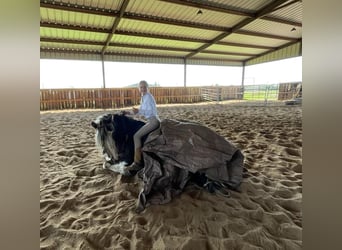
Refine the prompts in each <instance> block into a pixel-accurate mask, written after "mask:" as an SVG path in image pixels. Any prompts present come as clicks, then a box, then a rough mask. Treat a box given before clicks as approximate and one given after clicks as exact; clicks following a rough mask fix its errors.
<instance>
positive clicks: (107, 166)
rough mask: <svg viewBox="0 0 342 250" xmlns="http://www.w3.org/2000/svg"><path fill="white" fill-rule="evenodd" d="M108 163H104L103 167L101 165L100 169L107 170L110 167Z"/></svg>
mask: <svg viewBox="0 0 342 250" xmlns="http://www.w3.org/2000/svg"><path fill="white" fill-rule="evenodd" d="M110 166H111V165H110V163H109V162H104V163H103V165H102V168H103V169H108V168H109V167H110Z"/></svg>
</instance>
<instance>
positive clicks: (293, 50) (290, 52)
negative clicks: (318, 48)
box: [246, 42, 301, 65]
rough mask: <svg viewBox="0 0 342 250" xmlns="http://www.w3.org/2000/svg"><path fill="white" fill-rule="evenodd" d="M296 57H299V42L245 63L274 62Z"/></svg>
mask: <svg viewBox="0 0 342 250" xmlns="http://www.w3.org/2000/svg"><path fill="white" fill-rule="evenodd" d="M296 56H301V43H300V42H298V43H296V44H293V45H290V46H288V47H285V48H283V49H280V50H277V51H274V52H270V53H268V54H266V55H263V56H260V57H257V58H254V59H252V60H249V61H247V62H246V65H253V64H258V63H264V62H271V61H275V60H281V59H286V58H290V57H296Z"/></svg>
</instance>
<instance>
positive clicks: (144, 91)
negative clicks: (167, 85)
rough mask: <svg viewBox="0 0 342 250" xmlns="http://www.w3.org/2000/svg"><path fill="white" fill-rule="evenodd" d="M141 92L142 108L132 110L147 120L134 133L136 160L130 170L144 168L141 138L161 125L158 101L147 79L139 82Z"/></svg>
mask: <svg viewBox="0 0 342 250" xmlns="http://www.w3.org/2000/svg"><path fill="white" fill-rule="evenodd" d="M139 92H140V94H141V102H140V108H139V109H137V108H135V107H133V109H132V111H133V113H134V114H135V115H138V116H142V117H143V118H145V119H146V120H147V122H146V124H145V125H144V126H143V127H141V128H140V129H139V130H138V131H137V132H136V133H135V134H134V137H133V139H134V162H133V163H132V164H131V165H130V166H129V167H128V170H139V169H141V168H142V162H141V147H142V141H141V139H142V137H143V136H145V135H147V134H149V133H151V132H152V131H153V130H155V129H157V128H159V126H160V120H159V117H158V111H157V106H156V101H155V99H154V97H153V95H152V94H151V93H150V92H149V89H148V84H147V82H146V81H145V80H142V81H140V82H139ZM125 113H126V112H125Z"/></svg>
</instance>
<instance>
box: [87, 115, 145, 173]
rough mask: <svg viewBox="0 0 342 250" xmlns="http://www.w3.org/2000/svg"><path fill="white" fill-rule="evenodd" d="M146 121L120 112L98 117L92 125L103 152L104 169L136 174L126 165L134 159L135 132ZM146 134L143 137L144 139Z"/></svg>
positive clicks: (97, 143)
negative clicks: (127, 168)
mask: <svg viewBox="0 0 342 250" xmlns="http://www.w3.org/2000/svg"><path fill="white" fill-rule="evenodd" d="M144 124H145V122H143V121H140V120H136V119H133V118H131V117H128V116H126V115H124V114H123V113H120V114H106V115H101V116H99V117H97V118H96V120H95V121H92V122H91V125H92V126H93V127H94V128H95V129H96V133H95V142H96V146H97V147H98V148H99V150H100V152H102V154H103V157H104V160H105V162H104V163H103V168H104V169H109V170H112V171H113V172H117V173H120V174H123V175H134V174H135V173H132V172H128V171H127V170H126V167H127V166H129V165H130V164H132V163H133V160H134V141H133V136H134V134H135V133H136V132H137V131H138V130H139V129H140V128H141V127H142V126H144ZM145 139H146V136H145V137H144V138H143V141H144V140H145Z"/></svg>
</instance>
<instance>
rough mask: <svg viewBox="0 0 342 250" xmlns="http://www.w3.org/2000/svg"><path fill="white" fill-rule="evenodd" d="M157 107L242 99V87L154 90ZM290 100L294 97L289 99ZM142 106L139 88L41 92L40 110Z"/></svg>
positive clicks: (281, 95)
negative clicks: (158, 105) (160, 105)
mask: <svg viewBox="0 0 342 250" xmlns="http://www.w3.org/2000/svg"><path fill="white" fill-rule="evenodd" d="M292 85H295V86H292ZM296 86H297V83H294V84H293V83H291V84H285V85H284V86H282V85H281V84H280V85H279V89H283V90H284V91H282V92H280V91H279V95H278V99H279V100H285V99H286V98H288V97H289V96H291V97H292V96H293V93H292V92H293V91H295V88H296ZM150 91H151V93H152V95H153V96H154V98H155V99H156V102H157V104H170V103H196V102H203V101H222V100H231V99H237V100H239V99H242V97H243V91H242V88H241V86H217V87H151V88H150ZM288 99H291V98H288ZM139 104H140V96H139V91H138V89H137V88H107V89H102V88H97V89H41V90H40V110H61V109H112V108H123V107H127V106H134V105H139Z"/></svg>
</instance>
